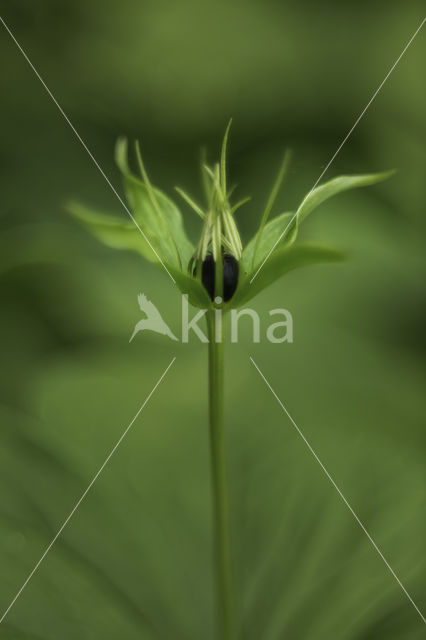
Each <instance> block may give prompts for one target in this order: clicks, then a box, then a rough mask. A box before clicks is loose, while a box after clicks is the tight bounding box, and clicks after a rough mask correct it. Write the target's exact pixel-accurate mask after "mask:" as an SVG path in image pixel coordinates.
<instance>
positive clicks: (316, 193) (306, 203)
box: [297, 170, 395, 222]
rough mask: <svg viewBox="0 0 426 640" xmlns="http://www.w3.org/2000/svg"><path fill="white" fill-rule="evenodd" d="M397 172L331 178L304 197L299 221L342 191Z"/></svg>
mask: <svg viewBox="0 0 426 640" xmlns="http://www.w3.org/2000/svg"><path fill="white" fill-rule="evenodd" d="M394 173H395V171H393V170H392V171H384V172H383V173H366V174H363V175H358V176H338V177H337V178H333V179H332V180H329V181H328V182H326V183H325V184H322V185H320V186H319V187H316V188H315V189H314V190H313V191H310V192H309V193H308V194H307V196H306V197H305V198H304V199H303V201H302V204H301V205H300V207H299V208H298V210H297V219H298V222H303V220H304V219H305V218H306V217H307V216H308V215H309V214H310V213H311V212H312V211H313V210H314V209H316V207H318V206H319V205H320V204H322V203H323V202H324V201H325V200H328V198H331V197H332V196H335V195H336V194H338V193H341V192H342V191H347V190H348V189H355V188H357V187H367V186H369V185H372V184H376V183H377V182H383V180H387V179H388V178H390V176H392V175H393V174H394Z"/></svg>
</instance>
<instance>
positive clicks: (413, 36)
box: [250, 18, 426, 284]
mask: <svg viewBox="0 0 426 640" xmlns="http://www.w3.org/2000/svg"><path fill="white" fill-rule="evenodd" d="M425 21H426V18H423V20H422V21H421V23H420V24H419V26H418V27H417V29H416V30H415V32H414V33H413V35H412V36H411V38H410V39H409V41H408V42H407V44H406V45H405V47H404V48H403V50H402V52H401V53H400V54H399V56H398V58H397V59H396V60H395V62H394V63H393V65H392V66H391V68H390V69H389V71H388V72H387V74H386V75H385V77H384V79H383V80H382V82H381V83H380V84H379V86H378V87H377V89H376V91H375V92H374V93H373V95H372V96H371V98H370V100H369V101H368V102H367V104H366V106H365V107H364V109H363V110H362V111H361V113H360V114H359V116H358V118H357V119H356V120H355V122H354V124H353V125H352V127H351V128H350V129H349V131H348V133H347V134H346V135H345V137H344V138H343V140H342V142H341V143H340V144H339V146H338V147H337V149H336V151H335V152H334V154H333V155H332V157H331V158H330V160H329V161H328V163H327V164H326V165H325V168H324V169H323V170H322V172H321V174H320V176H319V177H318V178H317V180H316V181H315V184H314V186H313V187H312V188H311V190H310V191H309V193H308V194H307V195H306V196H305V198H304V199H303V202H304V201H305V200H306V199H307V198H309V196H310V195H311V193H312V191H313V190H314V189H315V187H316V186H317V184H318V183H319V181H320V180H321V178H322V177H323V176H324V174H325V173H326V171H327V170H328V169H329V168H330V165H331V164H332V163H333V162H334V160H335V158H336V156H337V154H338V153H339V152H340V151H341V149H342V147H343V145H344V144H345V143H346V142H347V140H348V138H349V136H350V135H351V134H352V132H353V130H354V129H355V127H356V126H357V125H358V124H359V122H360V120H361V119H362V118H363V116H364V114H365V113H366V111H367V109H368V108H369V107H370V105H371V103H372V102H373V101H374V100H375V98H376V97H377V95H378V93H379V92H380V91H381V89H382V87H383V85H384V84H385V82H386V80H387V79H388V78H389V76H390V75H391V73H392V71H393V70H394V69H395V67H396V65H397V64H398V62H399V61H400V60H401V58H402V56H403V55H404V53H405V52H406V51H407V49H408V47H409V46H410V44H411V43H412V42H413V40H414V38H415V37H416V36H417V34H418V33H419V31H420V29H421V28H422V27H423V25H424V23H425ZM303 202H302V204H303ZM300 206H302V205H300ZM299 208H300V207H299ZM296 217H297V211H296V213H295V214H294V216H293V217H292V218H291V220H290V222H289V223H288V225H287V226H286V228H285V229H284V231H283V232H282V234H281V235H280V237H279V238H278V240H277V241H276V242H275V244H274V245H273V247H272V249H271V250H270V251H269V253H268V254H267V256H266V258H265V259H264V260H263V262H262V264H261V265H260V267H259V268H258V269H257V271H256V273H255V274H254V276H253V277H252V278H251V280H250V284H251V283H252V282H253V280H254V279H255V278H256V276H257V274H258V273H259V271H260V270H261V269H262V267H263V265H264V264H265V262H266V261H267V260H268V259H269V257H270V255H271V253H272V252H273V251H274V249H275V247H276V246H277V245H278V244H279V243H280V242H281V240H282V238H283V237H284V235H285V233H286V231H287V229H288V228H289V227H290V225H291V224H292V222H293V221H294V219H295V218H296Z"/></svg>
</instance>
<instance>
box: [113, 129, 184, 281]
mask: <svg viewBox="0 0 426 640" xmlns="http://www.w3.org/2000/svg"><path fill="white" fill-rule="evenodd" d="M116 162H117V165H118V167H119V168H120V170H121V172H122V174H123V176H124V182H125V187H126V194H127V199H128V201H129V204H130V208H131V210H132V214H133V216H134V218H135V220H136V222H137V223H138V225H139V226H140V228H141V229H142V231H143V232H144V233H145V235H146V236H147V238H148V240H149V241H150V242H151V243H152V245H153V246H154V248H155V249H156V251H157V253H158V254H159V256H160V257H161V259H162V260H163V262H165V263H167V264H168V265H170V266H174V267H175V268H178V269H181V270H185V269H186V267H187V265H188V263H189V260H190V258H191V256H192V254H193V252H194V247H193V246H192V244H191V242H190V241H189V239H188V237H187V235H186V232H185V229H184V226H183V219H182V214H181V212H180V211H179V209H178V208H177V206H176V205H175V203H174V202H173V201H172V200H170V198H169V197H168V196H166V195H165V194H164V193H162V192H161V191H160V190H159V189H156V188H154V187H152V185H151V184H150V183H149V182H146V181H145V182H142V181H141V180H140V179H139V178H137V177H136V176H135V175H134V174H133V173H132V172H131V171H130V169H129V165H128V162H127V141H126V140H125V139H124V138H121V139H120V140H119V141H118V142H117V146H116Z"/></svg>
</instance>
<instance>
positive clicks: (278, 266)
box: [232, 244, 344, 307]
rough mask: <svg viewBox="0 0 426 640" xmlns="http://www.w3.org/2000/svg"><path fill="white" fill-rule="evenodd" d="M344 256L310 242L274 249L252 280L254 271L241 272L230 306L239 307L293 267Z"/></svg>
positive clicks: (331, 260)
mask: <svg viewBox="0 0 426 640" xmlns="http://www.w3.org/2000/svg"><path fill="white" fill-rule="evenodd" d="M343 258H344V256H343V254H342V253H341V252H339V251H336V250H334V249H329V248H327V247H321V246H317V245H310V244H296V245H292V246H290V247H282V248H280V249H277V250H275V251H274V252H273V253H272V254H271V256H270V257H269V259H268V260H267V261H266V262H265V264H264V265H263V267H262V269H261V270H260V271H259V273H258V274H257V276H256V277H255V278H254V280H253V281H252V282H250V280H251V279H252V278H253V275H254V272H251V273H247V274H245V275H244V274H242V276H241V279H240V284H239V286H238V289H237V291H236V293H235V296H234V297H233V298H232V306H233V307H236V306H237V307H240V306H242V305H244V304H246V303H247V302H248V301H249V300H251V299H252V298H254V296H256V295H257V294H258V293H260V292H261V291H263V289H265V288H266V287H268V286H269V285H270V284H272V283H273V282H275V280H278V278H280V277H281V276H282V275H284V274H285V273H287V272H288V271H292V270H293V269H298V268H299V267H304V266H307V265H310V264H318V263H321V262H336V261H340V260H342V259H343Z"/></svg>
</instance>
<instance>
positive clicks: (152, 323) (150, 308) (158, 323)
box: [129, 293, 177, 342]
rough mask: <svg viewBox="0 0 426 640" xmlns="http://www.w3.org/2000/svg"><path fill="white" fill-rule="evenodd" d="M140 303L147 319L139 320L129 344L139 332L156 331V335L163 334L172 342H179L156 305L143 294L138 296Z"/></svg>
mask: <svg viewBox="0 0 426 640" xmlns="http://www.w3.org/2000/svg"><path fill="white" fill-rule="evenodd" d="M138 303H139V307H140V309H141V311H143V313H144V314H145V315H146V318H143V319H142V320H139V322H138V323H137V324H136V326H135V328H134V331H133V333H132V335H131V337H130V340H129V342H131V341H132V340H133V338H134V337H135V335H136V334H137V333H139V331H155V333H161V334H162V335H163V336H169V338H171V339H172V340H177V338H176V336H175V335H174V333H173V332H172V331H171V330H170V328H169V327H168V326H167V324H166V323H165V322H164V320H163V318H162V317H161V314H160V312H159V311H158V309H157V307H156V306H155V304H153V303H152V302H151V300H148V298H147V297H146V296H145V295H144V294H143V293H140V294H139V295H138Z"/></svg>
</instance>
